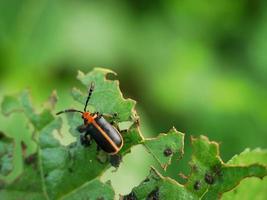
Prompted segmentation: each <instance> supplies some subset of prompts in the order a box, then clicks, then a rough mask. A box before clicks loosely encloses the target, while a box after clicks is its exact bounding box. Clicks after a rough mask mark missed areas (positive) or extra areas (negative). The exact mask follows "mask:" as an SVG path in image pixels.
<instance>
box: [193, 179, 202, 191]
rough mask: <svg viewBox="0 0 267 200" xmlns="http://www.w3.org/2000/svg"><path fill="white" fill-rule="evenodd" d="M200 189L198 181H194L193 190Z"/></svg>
mask: <svg viewBox="0 0 267 200" xmlns="http://www.w3.org/2000/svg"><path fill="white" fill-rule="evenodd" d="M200 187H201V183H200V181H196V182H195V184H194V189H195V190H199V189H200Z"/></svg>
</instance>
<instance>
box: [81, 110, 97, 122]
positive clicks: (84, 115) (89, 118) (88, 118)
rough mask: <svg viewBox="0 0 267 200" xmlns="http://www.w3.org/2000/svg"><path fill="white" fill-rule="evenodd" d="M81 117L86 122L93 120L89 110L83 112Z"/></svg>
mask: <svg viewBox="0 0 267 200" xmlns="http://www.w3.org/2000/svg"><path fill="white" fill-rule="evenodd" d="M82 118H83V119H85V120H86V121H87V123H91V122H93V121H94V120H95V117H94V116H92V115H91V113H90V112H84V113H83V115H82Z"/></svg>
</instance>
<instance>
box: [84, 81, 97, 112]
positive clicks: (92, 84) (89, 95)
mask: <svg viewBox="0 0 267 200" xmlns="http://www.w3.org/2000/svg"><path fill="white" fill-rule="evenodd" d="M94 89H95V83H94V82H93V81H92V82H91V86H90V89H89V93H88V97H87V99H86V102H85V106H84V109H83V110H84V112H86V108H87V105H88V102H89V100H90V98H91V95H92V93H93V91H94Z"/></svg>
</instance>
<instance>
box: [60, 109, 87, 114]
mask: <svg viewBox="0 0 267 200" xmlns="http://www.w3.org/2000/svg"><path fill="white" fill-rule="evenodd" d="M66 112H79V113H83V112H82V111H79V110H75V109H67V110H62V111H60V112H58V113H56V115H60V114H62V113H66Z"/></svg>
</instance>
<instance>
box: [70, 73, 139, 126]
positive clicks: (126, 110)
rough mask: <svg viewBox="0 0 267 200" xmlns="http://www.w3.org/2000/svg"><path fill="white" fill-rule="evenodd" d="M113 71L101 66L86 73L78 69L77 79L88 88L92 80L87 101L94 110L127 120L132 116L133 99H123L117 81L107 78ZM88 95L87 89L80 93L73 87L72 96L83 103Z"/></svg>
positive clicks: (120, 119)
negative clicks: (91, 93)
mask: <svg viewBox="0 0 267 200" xmlns="http://www.w3.org/2000/svg"><path fill="white" fill-rule="evenodd" d="M110 73H111V74H115V72H113V71H111V70H107V69H102V68H95V69H94V70H93V71H91V72H89V73H88V74H84V73H83V72H81V71H79V73H78V77H77V78H78V79H79V80H80V81H81V82H82V83H83V85H84V86H85V87H86V88H89V86H90V84H91V82H94V84H95V89H94V93H93V95H92V97H91V100H90V102H89V104H90V105H92V106H93V107H94V109H95V111H97V112H100V113H107V114H114V113H117V114H118V118H119V121H128V120H131V119H132V118H134V117H135V116H134V111H133V109H134V106H135V101H133V100H131V99H124V98H123V96H122V93H121V91H120V89H119V82H118V81H111V80H107V79H106V77H107V75H108V74H110ZM87 95H88V89H87V90H86V91H85V92H84V93H82V92H81V91H80V90H78V89H73V91H72V96H73V98H74V99H75V100H77V101H78V102H80V103H81V104H82V105H84V103H85V101H86V98H87Z"/></svg>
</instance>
